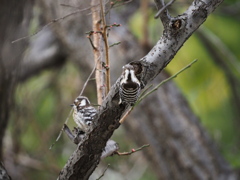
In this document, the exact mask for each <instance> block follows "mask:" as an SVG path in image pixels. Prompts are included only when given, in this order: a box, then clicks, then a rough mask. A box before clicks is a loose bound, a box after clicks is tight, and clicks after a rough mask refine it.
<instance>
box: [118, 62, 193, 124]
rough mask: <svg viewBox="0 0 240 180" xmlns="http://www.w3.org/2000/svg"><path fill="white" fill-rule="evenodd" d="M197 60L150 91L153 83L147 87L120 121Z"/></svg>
mask: <svg viewBox="0 0 240 180" xmlns="http://www.w3.org/2000/svg"><path fill="white" fill-rule="evenodd" d="M195 62H197V59H195V60H194V61H193V62H191V63H190V64H188V65H187V66H186V67H184V68H183V69H181V70H180V71H178V72H177V73H176V74H174V75H172V76H171V77H169V78H167V79H165V80H163V81H162V82H161V83H159V84H158V85H157V86H155V87H154V88H153V89H152V90H150V91H148V92H147V90H148V89H150V88H151V87H152V85H150V86H149V87H148V88H147V89H145V90H144V91H143V92H142V94H141V95H140V98H139V99H138V101H137V102H136V103H135V104H134V106H132V107H131V108H130V109H129V110H128V111H127V113H126V114H125V115H124V116H123V117H122V118H121V119H120V121H119V123H121V124H122V123H123V122H124V121H125V119H126V117H127V116H128V115H129V114H130V113H131V112H132V110H133V109H134V107H135V106H137V105H138V104H139V103H140V102H141V101H142V100H143V99H144V98H146V97H147V96H148V95H150V94H151V93H153V92H154V91H156V90H157V89H158V88H159V87H160V86H161V85H163V84H164V83H166V82H168V81H170V80H171V79H173V78H176V77H177V76H178V74H180V73H181V72H183V71H185V70H186V69H188V68H189V67H191V65H192V64H194V63H195Z"/></svg>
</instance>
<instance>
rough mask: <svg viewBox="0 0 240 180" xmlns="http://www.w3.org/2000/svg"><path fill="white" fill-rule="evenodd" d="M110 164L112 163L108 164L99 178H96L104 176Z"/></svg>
mask: <svg viewBox="0 0 240 180" xmlns="http://www.w3.org/2000/svg"><path fill="white" fill-rule="evenodd" d="M109 166H110V164H108V165H107V167H106V168H105V169H104V171H103V173H102V175H101V176H99V178H97V179H96V180H99V179H101V178H102V177H103V176H104V174H105V172H106V171H107V169H108V168H109Z"/></svg>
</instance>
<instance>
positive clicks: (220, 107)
mask: <svg viewBox="0 0 240 180" xmlns="http://www.w3.org/2000/svg"><path fill="white" fill-rule="evenodd" d="M141 18H142V17H141V13H139V12H138V13H136V14H135V15H134V16H133V18H132V19H131V22H130V27H131V29H132V32H134V33H135V35H136V37H138V38H139V39H142V38H143V37H142V31H141V27H142V23H143V22H142V21H141ZM150 19H151V21H150V25H149V26H148V27H149V29H150V30H149V31H150V32H151V31H154V30H151V28H154V29H158V32H160V31H159V29H160V28H159V27H158V26H159V21H158V20H153V18H150ZM239 29H240V23H239V21H238V20H236V19H234V18H232V17H229V16H225V15H220V14H214V15H211V16H210V17H208V19H207V21H206V22H205V23H204V25H203V26H201V27H200V31H201V32H203V33H204V34H205V35H207V38H209V40H210V42H211V43H212V46H213V48H214V49H215V53H217V54H220V57H223V58H224V60H225V62H226V64H225V65H226V66H227V67H228V68H229V69H230V70H231V76H232V77H234V78H236V79H239V77H240V71H239V67H240V63H239V58H240V51H239V50H238V49H239V39H240V34H239ZM152 35H154V33H149V37H150V39H155V40H156V39H158V38H159V35H154V37H152ZM193 59H198V60H199V61H198V63H197V64H196V65H195V66H193V67H191V68H190V69H188V70H187V72H185V73H183V74H181V75H180V76H178V77H177V78H175V79H174V81H175V82H176V83H177V85H178V86H179V88H180V89H181V91H182V92H183V93H184V94H185V96H186V98H187V99H188V101H189V103H190V105H191V107H192V109H193V111H194V112H195V113H196V114H197V116H198V117H199V118H200V120H201V122H202V124H203V126H204V127H206V128H207V129H208V131H209V132H210V134H211V135H212V137H213V138H214V140H215V141H216V142H217V144H218V146H219V147H220V149H221V151H222V153H223V155H224V156H225V158H227V160H228V161H229V162H230V163H231V164H232V165H233V166H234V167H240V163H239V162H238V161H237V160H236V159H238V158H239V155H238V154H240V151H239V143H238V140H239V133H237V132H238V129H237V126H236V125H237V124H238V122H237V121H239V117H237V115H236V114H235V113H234V111H233V109H234V105H233V103H232V98H233V92H232V87H231V86H230V85H231V84H230V83H229V80H228V78H227V75H229V74H227V72H225V71H224V70H223V69H221V67H220V66H219V65H218V64H216V62H215V61H213V58H212V57H211V55H210V54H209V52H208V50H207V49H206V47H205V46H203V44H202V41H201V39H199V37H198V36H197V34H194V35H193V36H192V37H190V39H189V40H188V41H187V42H186V43H185V44H184V46H183V47H182V48H181V49H180V51H179V52H178V53H177V55H176V56H175V58H174V59H173V61H172V62H171V63H170V64H169V65H168V67H167V68H166V69H167V71H169V72H170V73H171V74H174V73H176V72H177V71H179V69H180V68H181V67H184V66H185V65H186V64H188V63H189V62H191V61H192V60H193ZM239 83H240V82H239ZM238 93H240V92H238Z"/></svg>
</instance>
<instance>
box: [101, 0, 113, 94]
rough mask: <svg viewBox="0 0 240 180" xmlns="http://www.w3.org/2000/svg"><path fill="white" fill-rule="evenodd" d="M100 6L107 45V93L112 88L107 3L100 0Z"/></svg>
mask: <svg viewBox="0 0 240 180" xmlns="http://www.w3.org/2000/svg"><path fill="white" fill-rule="evenodd" d="M100 6H101V17H102V25H103V31H102V35H103V40H104V45H105V56H106V93H108V92H109V90H110V87H111V82H110V69H109V68H110V62H109V51H108V48H109V45H108V37H107V25H106V19H105V3H104V4H103V3H102V0H100Z"/></svg>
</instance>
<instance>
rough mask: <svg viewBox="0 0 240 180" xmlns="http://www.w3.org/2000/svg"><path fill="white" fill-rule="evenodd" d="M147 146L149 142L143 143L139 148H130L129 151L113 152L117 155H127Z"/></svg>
mask: <svg viewBox="0 0 240 180" xmlns="http://www.w3.org/2000/svg"><path fill="white" fill-rule="evenodd" d="M149 146H150V144H145V145H143V146H141V147H140V148H137V149H132V150H131V151H129V152H116V153H115V154H117V155H119V156H128V155H131V154H133V153H135V152H138V151H141V150H142V149H144V148H146V147H149Z"/></svg>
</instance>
